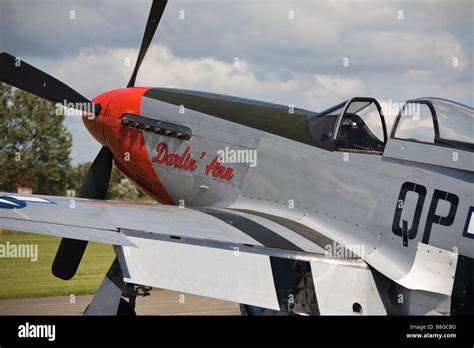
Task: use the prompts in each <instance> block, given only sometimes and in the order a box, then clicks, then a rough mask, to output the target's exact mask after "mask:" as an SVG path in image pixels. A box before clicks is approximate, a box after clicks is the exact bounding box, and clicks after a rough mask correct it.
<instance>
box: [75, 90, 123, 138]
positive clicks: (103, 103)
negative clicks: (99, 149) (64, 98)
mask: <svg viewBox="0 0 474 348" xmlns="http://www.w3.org/2000/svg"><path fill="white" fill-rule="evenodd" d="M118 91H119V90H113V91H109V92H105V93H102V94H100V95H98V96H97V97H95V98H93V99H92V102H93V103H94V104H98V105H100V113H99V114H97V115H95V114H93V113H83V114H82V121H83V122H84V125H85V126H86V128H87V130H88V131H89V133H90V134H91V135H92V136H93V137H94V138H95V139H96V140H97V141H98V142H99V143H101V144H102V145H106V143H105V137H104V117H106V116H105V115H106V112H107V108H108V106H109V103H110V101H111V100H112V99H113V97H114V96H115V95H116V94H117V92H118Z"/></svg>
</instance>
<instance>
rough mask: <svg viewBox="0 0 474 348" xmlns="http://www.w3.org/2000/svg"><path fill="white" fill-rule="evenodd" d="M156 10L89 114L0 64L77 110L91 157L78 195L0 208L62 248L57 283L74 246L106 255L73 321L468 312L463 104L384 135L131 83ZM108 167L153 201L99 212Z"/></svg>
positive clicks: (340, 111) (473, 200)
mask: <svg viewBox="0 0 474 348" xmlns="http://www.w3.org/2000/svg"><path fill="white" fill-rule="evenodd" d="M165 6H166V1H153V4H152V7H151V12H150V15H149V18H148V22H147V26H146V29H145V34H144V38H143V42H142V46H141V48H140V52H139V56H138V59H137V63H136V66H135V69H134V71H133V74H132V77H131V79H130V82H129V84H128V86H127V88H124V89H117V90H113V91H110V92H106V93H104V94H101V95H99V96H97V97H95V98H94V99H92V101H89V100H88V99H86V98H85V97H83V96H82V95H80V94H79V93H77V92H76V91H74V90H72V89H71V88H70V87H68V86H66V85H65V84H63V83H61V82H60V81H58V80H56V79H55V78H53V77H51V76H50V75H48V74H46V73H44V72H42V71H40V70H38V69H36V68H34V67H33V66H31V65H28V64H27V63H25V62H22V61H21V60H19V59H17V58H15V57H13V56H11V55H9V54H7V53H2V54H1V56H0V61H1V81H4V82H6V83H8V84H10V85H13V86H16V87H18V88H21V89H23V90H25V91H28V92H30V93H33V94H35V95H37V96H40V97H43V98H45V99H48V100H50V101H53V102H59V103H63V102H64V101H67V102H68V104H71V103H73V104H74V105H76V107H77V108H80V107H79V105H82V106H84V105H85V106H87V107H88V108H87V109H88V110H89V111H90V112H85V113H84V116H83V120H84V124H85V126H86V128H87V129H88V131H89V132H90V133H91V134H92V135H93V136H94V138H95V139H97V141H99V142H100V143H101V144H102V145H103V147H102V150H101V151H100V152H99V154H98V155H97V157H96V159H95V160H94V162H93V164H92V166H91V168H90V170H89V172H88V174H87V177H86V179H85V181H84V183H83V185H82V188H81V190H80V195H79V196H80V197H81V198H78V199H75V200H73V201H71V198H68V197H52V196H38V195H19V194H10V193H3V194H1V195H0V227H1V228H8V229H12V230H19V231H26V232H32V233H42V234H49V235H53V236H60V237H63V239H62V241H61V244H60V246H59V249H58V252H57V255H56V258H55V261H54V263H53V267H52V270H53V273H54V274H55V275H56V276H58V277H59V278H62V279H70V278H72V277H73V276H74V274H75V272H76V269H77V267H78V265H79V263H80V260H81V257H82V255H83V253H84V250H85V248H86V245H87V242H88V241H95V242H100V243H107V244H111V245H113V246H114V248H115V252H116V255H117V258H116V260H115V261H114V263H113V264H112V266H111V268H110V270H109V272H108V273H107V275H106V277H105V278H104V281H103V283H102V284H101V286H100V287H99V289H98V291H97V293H96V295H95V297H94V299H93V300H92V302H91V304H90V306H89V307H88V309H87V310H86V312H85V314H121V313H132V314H133V312H134V311H133V307H134V300H135V296H136V295H137V294H147V292H148V288H147V287H146V286H155V287H160V288H165V289H172V290H177V291H181V292H186V293H193V294H198V295H203V296H209V297H214V298H219V299H224V300H229V301H234V302H238V303H241V304H242V305H241V311H242V313H244V314H270V313H274V314H276V313H296V314H305V315H325V314H388V315H418V314H443V315H447V314H473V313H474V284H473V282H474V217H473V213H474V189H473V187H474V185H473V181H474V152H473V151H474V139H473V138H474V136H473V134H474V129H473V127H474V116H473V109H472V108H471V107H468V106H465V105H461V104H459V103H456V102H452V101H448V100H444V99H438V98H421V99H414V100H410V101H408V102H407V103H406V105H405V107H404V109H403V110H402V111H401V112H400V114H399V116H398V117H397V119H396V121H395V124H394V126H393V127H392V131H391V132H390V134H389V133H388V130H387V127H386V124H385V121H384V116H383V114H382V109H381V107H380V105H379V103H378V102H377V100H375V99H373V98H352V99H351V100H348V101H345V102H342V103H340V104H338V105H336V106H334V107H333V108H330V109H328V110H326V111H323V112H320V113H315V112H311V111H307V110H302V109H293V108H288V107H287V106H282V105H275V104H271V103H265V102H260V101H254V100H248V99H241V98H235V97H229V96H223V95H216V94H209V93H203V92H196V91H188V90H178V89H167V88H143V87H134V84H135V78H136V75H137V72H138V69H139V67H140V64H141V62H142V60H143V57H144V55H145V53H146V51H147V49H148V46H149V44H150V42H151V40H152V37H153V34H154V32H155V30H156V28H157V26H158V23H159V21H160V19H161V16H162V14H163V11H164V8H165ZM255 153H256V154H257V155H258V156H257V157H255V158H254V157H252V156H250V155H248V154H255ZM241 155H248V156H247V157H248V158H251V157H252V158H254V161H252V162H251V161H240V162H239V161H236V159H237V158H238V157H239V156H240V157H242V156H241ZM112 163H115V165H116V166H117V167H118V168H119V169H120V170H121V171H122V172H123V173H124V174H125V175H126V176H127V177H128V178H130V180H132V181H133V182H134V183H135V184H136V185H137V186H138V187H139V188H140V189H141V190H142V191H144V192H146V193H147V194H148V195H150V196H151V197H153V198H154V199H156V200H158V201H160V202H161V203H163V204H162V205H156V206H154V205H140V204H126V203H121V202H111V201H104V199H105V195H106V192H107V186H108V183H109V178H110V172H111V167H112ZM72 203H73V204H72ZM122 296H125V297H129V298H130V300H129V302H127V301H126V300H124V299H123V298H122Z"/></svg>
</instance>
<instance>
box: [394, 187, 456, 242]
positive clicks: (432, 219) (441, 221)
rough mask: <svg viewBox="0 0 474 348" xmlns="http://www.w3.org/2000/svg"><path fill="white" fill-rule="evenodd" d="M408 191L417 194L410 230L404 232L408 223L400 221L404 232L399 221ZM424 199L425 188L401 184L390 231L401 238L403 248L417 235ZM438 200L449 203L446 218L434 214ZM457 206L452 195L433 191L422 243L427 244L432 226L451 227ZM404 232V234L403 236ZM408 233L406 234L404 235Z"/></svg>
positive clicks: (454, 196)
mask: <svg viewBox="0 0 474 348" xmlns="http://www.w3.org/2000/svg"><path fill="white" fill-rule="evenodd" d="M409 191H412V192H416V193H417V194H418V201H417V203H416V208H415V214H414V216H413V221H412V224H411V228H410V229H409V230H408V231H406V229H407V228H408V222H407V221H405V220H404V221H402V223H403V226H404V228H405V231H404V229H403V228H402V227H400V220H401V216H402V210H403V204H399V202H402V203H404V202H405V198H406V195H407V193H408V192H409ZM425 198H426V187H424V186H423V185H419V184H415V183H412V182H405V183H403V185H402V187H401V188H400V194H399V196H398V200H397V204H396V207H395V214H394V216H393V223H392V231H393V233H394V234H396V235H397V236H401V237H403V246H408V239H414V238H415V237H416V234H417V233H418V225H419V223H420V217H421V212H422V210H423V204H424V202H425ZM440 200H444V201H447V202H449V204H450V208H449V212H448V215H447V216H440V215H437V214H436V208H437V207H438V203H439V201H440ZM458 204H459V198H458V196H456V195H455V194H453V193H449V192H446V191H441V190H437V189H436V190H434V193H433V197H432V198H431V203H430V210H429V211H428V217H427V218H426V224H425V230H424V232H423V239H422V243H425V244H428V242H429V239H430V234H431V228H432V227H433V224H438V225H442V226H451V225H452V224H453V222H454V218H455V217H456V211H457V208H458ZM404 232H405V234H404ZM406 232H408V233H406Z"/></svg>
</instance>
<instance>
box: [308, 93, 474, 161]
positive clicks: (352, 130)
mask: <svg viewBox="0 0 474 348" xmlns="http://www.w3.org/2000/svg"><path fill="white" fill-rule="evenodd" d="M473 110H474V109H473V108H471V107H469V106H466V105H463V104H460V103H457V102H454V101H451V100H446V99H441V98H419V99H412V100H409V101H407V102H406V103H405V104H404V106H403V107H402V109H401V111H400V112H399V115H398V116H397V118H396V120H395V122H394V125H393V128H392V132H391V138H396V139H401V140H407V141H414V142H420V143H427V144H434V145H438V146H448V147H453V148H457V149H461V150H467V151H474V112H473ZM308 126H309V131H310V133H311V136H312V138H313V141H314V143H315V145H316V146H318V147H321V148H323V149H326V150H330V151H334V150H340V151H350V152H362V153H374V154H382V153H383V150H384V147H385V144H386V142H387V140H388V139H387V130H386V124H385V118H384V115H383V113H382V109H381V107H380V105H379V103H378V102H377V100H375V99H373V98H360V97H357V98H352V99H351V100H349V101H344V102H342V103H339V104H337V105H335V106H333V107H332V108H329V109H327V110H325V111H323V112H321V113H319V114H317V115H316V116H314V117H312V118H311V119H310V120H309V121H308Z"/></svg>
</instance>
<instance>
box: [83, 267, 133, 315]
mask: <svg viewBox="0 0 474 348" xmlns="http://www.w3.org/2000/svg"><path fill="white" fill-rule="evenodd" d="M125 285H126V284H125V282H124V281H123V274H122V269H121V268H120V264H119V262H118V260H117V259H115V260H114V262H113V263H112V266H110V269H109V271H108V272H107V274H106V276H105V278H104V280H103V281H102V283H101V284H100V286H99V289H97V292H96V293H95V295H94V298H93V299H92V302H91V303H90V304H89V306H87V308H86V310H85V311H84V315H136V313H135V310H134V307H135V306H134V305H133V306H132V305H131V304H130V303H128V302H127V301H125V300H124V299H123V298H122V297H121V296H122V292H123V290H124V289H125Z"/></svg>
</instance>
